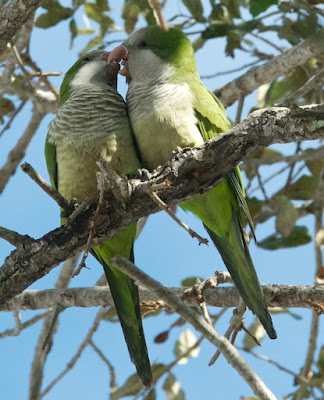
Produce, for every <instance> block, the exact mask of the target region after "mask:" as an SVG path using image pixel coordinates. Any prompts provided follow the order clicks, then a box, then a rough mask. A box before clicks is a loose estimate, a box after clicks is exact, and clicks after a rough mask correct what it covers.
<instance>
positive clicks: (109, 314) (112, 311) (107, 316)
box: [102, 307, 119, 322]
mask: <svg viewBox="0 0 324 400" xmlns="http://www.w3.org/2000/svg"><path fill="white" fill-rule="evenodd" d="M102 319H104V320H105V321H109V322H119V318H118V315H117V311H116V308H115V307H109V308H108V310H107V311H106V312H104V314H103V316H102Z"/></svg>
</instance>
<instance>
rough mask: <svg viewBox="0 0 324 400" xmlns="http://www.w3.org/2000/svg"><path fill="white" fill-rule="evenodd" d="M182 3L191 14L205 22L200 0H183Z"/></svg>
mask: <svg viewBox="0 0 324 400" xmlns="http://www.w3.org/2000/svg"><path fill="white" fill-rule="evenodd" d="M182 3H183V4H184V5H185V6H186V7H187V8H188V10H189V12H190V13H191V15H192V16H193V17H194V18H195V19H196V20H197V21H198V22H204V21H205V18H204V16H203V13H204V9H203V6H202V3H201V1H200V0H182Z"/></svg>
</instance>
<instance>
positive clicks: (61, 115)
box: [45, 51, 152, 386]
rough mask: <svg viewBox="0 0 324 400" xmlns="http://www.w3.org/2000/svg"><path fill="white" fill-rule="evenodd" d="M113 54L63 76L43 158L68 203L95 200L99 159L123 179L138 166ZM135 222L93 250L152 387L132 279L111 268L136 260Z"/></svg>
mask: <svg viewBox="0 0 324 400" xmlns="http://www.w3.org/2000/svg"><path fill="white" fill-rule="evenodd" d="M108 55H109V53H107V52H103V51H92V52H90V53H88V54H86V55H85V56H84V57H82V58H80V59H79V60H78V61H77V62H76V63H75V64H74V65H73V66H72V67H71V68H70V69H69V70H68V72H67V73H66V74H65V77H64V80H63V83H62V86H61V90H60V102H59V109H58V112H57V115H56V117H55V119H54V120H53V121H52V122H51V123H50V126H49V132H48V135H47V139H46V145H45V155H46V163H47V169H48V172H49V176H50V179H51V183H52V185H53V186H54V187H55V188H57V190H58V191H59V192H60V193H61V194H62V195H63V196H64V197H65V198H66V199H68V200H71V199H72V198H76V200H77V202H79V203H80V202H82V201H84V200H85V199H86V197H88V196H93V198H94V202H95V201H96V200H97V197H98V193H97V180H96V172H97V171H98V166H97V164H96V162H97V161H99V160H101V159H104V160H106V161H107V162H108V164H109V167H110V168H112V169H114V170H115V171H116V172H117V173H118V174H119V175H121V176H123V175H126V174H132V173H135V172H136V171H137V169H138V168H140V163H139V160H138V156H137V150H136V148H135V143H134V137H133V134H132V130H131V126H130V122H129V119H128V114H127V107H126V104H125V102H124V100H123V98H122V97H121V96H120V95H119V94H118V92H117V74H118V70H119V65H118V63H111V64H110V65H108V64H107V58H108ZM135 234H136V223H134V224H132V225H129V226H128V227H127V228H124V229H123V230H121V231H120V232H118V233H117V234H116V235H115V236H114V237H113V238H111V239H110V240H107V241H105V242H104V243H103V244H102V245H100V246H95V247H93V249H92V253H93V255H94V256H95V257H96V258H97V260H98V261H99V262H100V263H101V264H102V266H103V268H104V271H105V274H106V277H107V281H108V283H109V286H110V290H111V293H112V296H113V299H114V303H115V306H116V310H117V313H118V316H119V320H120V322H121V326H122V329H123V332H124V336H125V339H126V343H127V346H128V350H129V353H130V356H131V359H132V361H133V362H134V364H135V366H136V369H137V373H138V376H139V378H140V380H141V381H142V382H143V384H144V385H145V386H150V384H151V382H152V374H151V367H150V362H149V358H148V354H147V348H146V343H145V337H144V332H143V327H142V320H141V314H140V304H139V296H138V289H137V286H136V285H135V283H134V281H133V280H132V279H130V278H129V277H128V276H126V275H125V274H123V273H122V272H120V271H119V270H117V269H115V268H113V267H112V266H111V265H110V260H111V259H112V257H114V256H115V255H117V254H118V255H121V256H123V257H125V258H127V259H129V260H132V261H133V245H134V239H135Z"/></svg>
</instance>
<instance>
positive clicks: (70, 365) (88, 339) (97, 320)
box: [40, 308, 105, 399]
mask: <svg viewBox="0 0 324 400" xmlns="http://www.w3.org/2000/svg"><path fill="white" fill-rule="evenodd" d="M104 311H105V309H104V308H100V310H99V311H98V313H97V315H96V318H95V320H94V322H93V324H92V326H91V328H90V329H89V331H88V334H87V336H86V337H85V339H84V340H83V342H82V343H81V344H80V346H79V348H78V350H77V352H76V353H75V355H74V356H73V357H72V358H71V360H70V361H69V362H68V363H67V365H66V367H65V368H64V370H63V371H62V372H61V373H60V374H59V375H58V376H57V377H56V378H55V379H54V380H53V381H52V382H51V383H50V384H49V385H48V386H47V387H46V388H45V390H44V391H43V392H42V393H41V395H40V398H41V399H42V398H43V397H44V396H46V395H47V393H48V392H49V391H50V390H51V389H52V388H53V387H54V386H55V385H56V384H57V383H58V382H59V381H60V380H61V379H62V378H63V377H64V376H65V375H66V374H67V373H68V372H69V371H71V370H72V368H73V367H74V365H75V363H76V362H77V361H78V359H79V358H80V356H81V354H82V353H83V350H84V349H85V348H86V347H87V346H88V345H89V344H90V343H91V340H92V336H93V335H94V333H95V332H96V330H97V329H98V327H99V324H100V321H101V320H102V316H103V313H104Z"/></svg>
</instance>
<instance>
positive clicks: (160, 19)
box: [149, 0, 169, 31]
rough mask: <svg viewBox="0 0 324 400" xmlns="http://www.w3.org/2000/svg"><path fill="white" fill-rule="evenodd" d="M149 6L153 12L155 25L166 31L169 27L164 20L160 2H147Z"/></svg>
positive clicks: (155, 0)
mask: <svg viewBox="0 0 324 400" xmlns="http://www.w3.org/2000/svg"><path fill="white" fill-rule="evenodd" d="M149 4H150V6H151V7H152V8H153V12H154V16H155V18H156V21H157V24H158V25H160V27H161V28H162V29H163V30H165V31H168V30H169V26H168V24H167V22H166V20H165V19H164V16H163V13H162V8H161V4H160V0H149Z"/></svg>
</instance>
